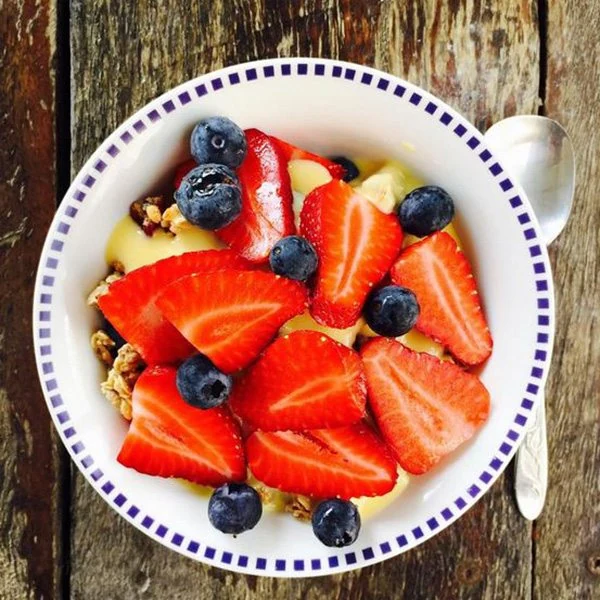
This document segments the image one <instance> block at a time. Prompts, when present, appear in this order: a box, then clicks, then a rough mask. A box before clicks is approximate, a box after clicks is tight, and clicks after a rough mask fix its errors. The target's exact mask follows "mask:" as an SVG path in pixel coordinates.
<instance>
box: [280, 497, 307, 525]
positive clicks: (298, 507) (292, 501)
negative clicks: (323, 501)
mask: <svg viewBox="0 0 600 600" xmlns="http://www.w3.org/2000/svg"><path fill="white" fill-rule="evenodd" d="M313 506H314V501H313V500H312V498H309V497H308V496H301V495H298V496H296V495H292V496H290V498H289V500H288V502H286V504H285V508H284V510H285V512H287V513H290V514H291V515H292V517H294V518H296V519H298V520H299V521H310V517H311V514H312V509H313Z"/></svg>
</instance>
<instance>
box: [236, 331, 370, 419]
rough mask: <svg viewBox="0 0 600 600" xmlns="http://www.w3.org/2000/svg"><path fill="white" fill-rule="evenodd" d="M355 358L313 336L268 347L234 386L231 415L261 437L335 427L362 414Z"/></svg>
mask: <svg viewBox="0 0 600 600" xmlns="http://www.w3.org/2000/svg"><path fill="white" fill-rule="evenodd" d="M366 393H367V390H366V383H365V376H364V373H363V368H362V363H361V360H360V357H359V356H358V354H357V353H356V352H354V351H353V350H351V349H350V348H346V347H345V346H342V345H341V344H339V343H338V342H335V341H334V340H332V339H331V338H330V337H327V336H326V335H324V334H322V333H319V332H317V331H295V332H294V333H291V334H290V335H287V336H285V337H281V338H278V339H277V340H275V342H273V343H272V344H271V345H270V346H269V347H268V348H267V350H266V351H265V352H264V354H263V355H262V356H261V357H260V358H259V359H258V361H257V362H256V363H255V364H254V365H253V366H252V367H251V368H250V370H249V371H248V373H247V374H246V375H245V376H244V377H243V378H242V379H241V380H240V381H239V382H238V383H237V384H236V386H235V387H234V391H233V394H232V396H231V398H230V405H231V408H232V410H233V411H234V412H235V413H236V414H237V415H238V416H239V417H241V418H242V419H243V420H244V422H245V423H246V424H247V425H249V426H250V427H253V428H255V429H262V430H263V431H270V430H271V431H272V430H281V429H292V430H302V429H316V428H323V427H340V426H342V425H350V424H352V423H356V422H357V421H359V420H360V419H361V418H362V417H363V416H364V413H365V405H366Z"/></svg>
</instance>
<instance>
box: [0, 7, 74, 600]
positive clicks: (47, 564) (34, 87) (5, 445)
mask: <svg viewBox="0 0 600 600" xmlns="http://www.w3.org/2000/svg"><path fill="white" fill-rule="evenodd" d="M0 14H2V19H0V89H1V90H2V93H1V94H0V214H1V215H2V221H1V223H0V281H1V282H2V286H1V287H0V506H2V510H1V511H0V598H7V599H8V598H11V599H12V598H14V599H21V598H41V597H44V598H55V597H58V595H59V589H60V538H59V535H60V530H59V518H58V509H59V495H58V481H57V478H58V472H59V462H60V459H61V458H62V459H63V460H64V457H63V456H62V453H60V456H59V446H58V442H57V439H56V438H55V437H54V436H53V435H52V431H53V428H52V425H51V424H50V418H49V415H48V412H47V410H46V407H45V405H44V400H43V398H42V394H41V390H40V387H39V384H38V381H37V375H36V372H35V364H34V359H33V350H32V338H31V317H30V315H31V298H32V293H33V281H34V275H35V269H36V267H37V261H38V258H39V253H40V250H41V246H42V243H43V240H44V236H45V234H46V230H47V228H48V224H49V223H50V220H51V218H52V215H53V213H54V208H55V206H56V195H55V150H56V148H55V138H54V115H55V112H54V111H55V86H54V80H53V72H54V67H53V61H54V56H55V48H54V42H55V39H54V38H55V34H56V17H55V3H54V2H45V3H39V2H35V1H34V0H25V1H23V0H7V1H0Z"/></svg>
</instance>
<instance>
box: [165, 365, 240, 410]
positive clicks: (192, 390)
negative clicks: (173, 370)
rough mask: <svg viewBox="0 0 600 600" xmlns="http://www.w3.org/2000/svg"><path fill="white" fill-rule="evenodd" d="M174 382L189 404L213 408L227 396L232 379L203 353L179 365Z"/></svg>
mask: <svg viewBox="0 0 600 600" xmlns="http://www.w3.org/2000/svg"><path fill="white" fill-rule="evenodd" d="M176 383H177V389H178V390H179V393H180V394H181V397H182V398H183V399H184V400H185V401H186V402H187V403H188V404H190V405H191V406H194V407H195V408H214V407H215V406H219V405H221V404H223V402H225V400H227V398H228V397H229V394H230V392H231V386H232V385H233V379H232V378H231V375H225V373H222V372H221V371H219V369H217V367H215V365H213V363H212V361H211V360H210V359H209V358H207V357H206V356H204V354H196V355H194V356H192V357H190V358H188V359H187V360H186V361H185V362H183V363H182V364H181V365H180V366H179V368H178V369H177V379H176Z"/></svg>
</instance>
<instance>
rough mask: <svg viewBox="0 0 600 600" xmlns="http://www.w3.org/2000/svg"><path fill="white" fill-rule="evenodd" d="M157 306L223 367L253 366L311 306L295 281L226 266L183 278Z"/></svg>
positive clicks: (188, 337) (300, 286)
mask: <svg viewBox="0 0 600 600" xmlns="http://www.w3.org/2000/svg"><path fill="white" fill-rule="evenodd" d="M157 302H158V307H159V309H160V311H161V312H162V314H163V315H164V316H165V318H166V319H168V321H170V323H172V324H173V325H174V327H175V328H176V329H177V330H178V331H179V332H180V333H181V335H182V336H183V337H184V338H185V339H187V340H189V342H191V343H192V344H193V345H194V346H195V347H196V348H197V349H198V350H199V351H200V352H202V354H204V355H206V356H208V357H209V358H210V359H211V360H212V362H213V363H214V364H215V365H216V366H217V367H218V368H219V369H221V370H222V371H224V372H226V373H232V372H234V371H236V370H238V369H241V368H243V367H246V366H248V364H250V363H251V362H252V361H253V360H254V359H255V358H256V357H257V356H258V355H259V353H260V352H261V350H262V349H263V348H264V347H265V346H266V345H267V344H268V343H269V341H270V340H271V338H272V337H273V336H274V335H275V334H276V333H277V330H278V329H279V328H280V327H281V326H282V325H283V324H284V323H285V322H286V321H287V320H288V319H291V318H292V317H293V316H295V315H297V314H299V313H301V312H302V311H303V310H305V308H306V304H307V293H306V289H305V288H304V286H303V285H302V284H300V283H298V282H296V281H292V280H290V279H284V278H282V277H278V276H277V275H273V274H272V273H266V272H262V271H232V270H223V271H215V272H213V273H202V274H198V275H192V276H189V277H184V278H181V279H178V280H177V281H175V282H174V283H172V284H171V285H169V286H168V287H166V288H165V289H163V290H162V292H161V294H160V297H159V298H158V300H157Z"/></svg>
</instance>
